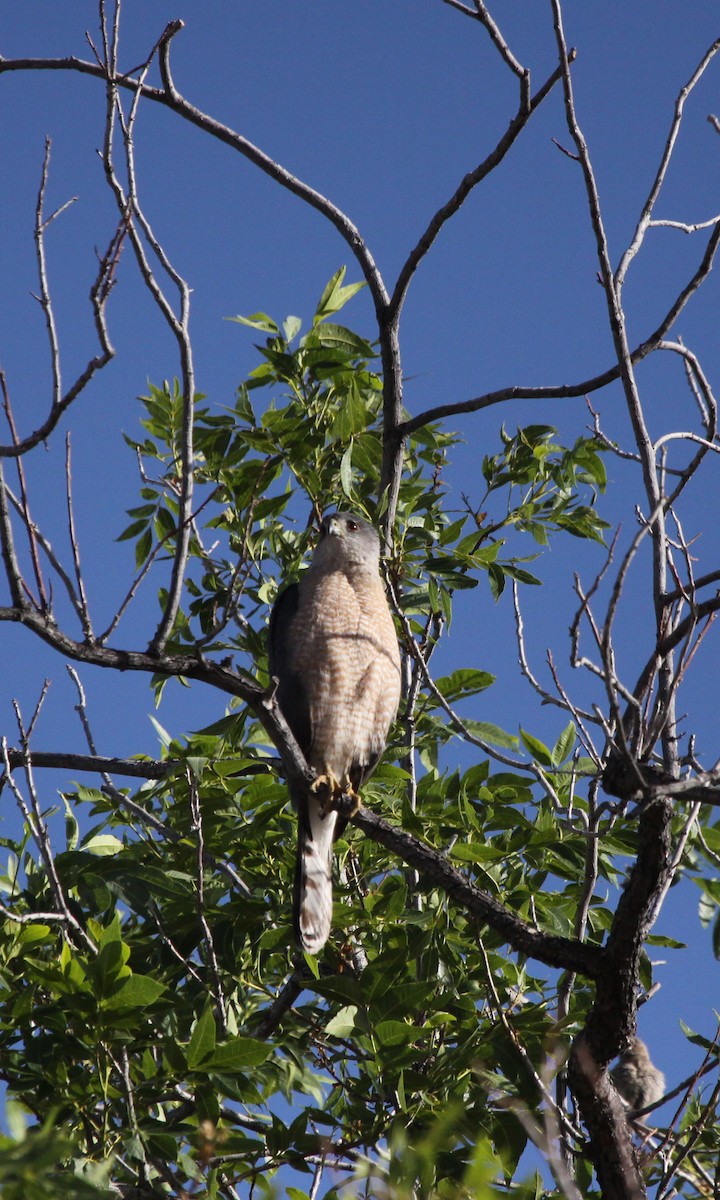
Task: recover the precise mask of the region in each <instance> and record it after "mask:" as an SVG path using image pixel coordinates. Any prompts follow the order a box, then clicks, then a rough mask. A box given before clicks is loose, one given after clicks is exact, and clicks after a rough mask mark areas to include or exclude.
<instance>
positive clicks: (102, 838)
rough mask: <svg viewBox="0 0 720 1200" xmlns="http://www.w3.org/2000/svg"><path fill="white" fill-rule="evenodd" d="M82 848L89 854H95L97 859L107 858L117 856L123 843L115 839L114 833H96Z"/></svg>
mask: <svg viewBox="0 0 720 1200" xmlns="http://www.w3.org/2000/svg"><path fill="white" fill-rule="evenodd" d="M82 848H83V850H88V851H89V852H90V854H97V856H98V857H99V858H107V857H112V856H113V855H115V854H119V853H120V851H121V850H122V849H123V843H122V842H121V841H120V838H117V837H115V834H114V833H98V834H95V835H94V836H93V837H91V838H90V839H89V840H88V841H87V842H83V844H82Z"/></svg>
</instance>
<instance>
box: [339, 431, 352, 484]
mask: <svg viewBox="0 0 720 1200" xmlns="http://www.w3.org/2000/svg"><path fill="white" fill-rule="evenodd" d="M352 452H353V444H352V442H349V443H348V448H347V450H346V451H345V453H344V454H343V456H342V458H341V459H340V485H341V487H342V490H343V491H344V493H345V495H346V496H348V497H351V496H352Z"/></svg>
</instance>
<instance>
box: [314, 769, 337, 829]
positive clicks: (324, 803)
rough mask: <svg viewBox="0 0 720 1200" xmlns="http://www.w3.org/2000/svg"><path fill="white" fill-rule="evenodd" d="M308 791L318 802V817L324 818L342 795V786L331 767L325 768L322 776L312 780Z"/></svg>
mask: <svg viewBox="0 0 720 1200" xmlns="http://www.w3.org/2000/svg"><path fill="white" fill-rule="evenodd" d="M310 791H311V792H312V793H313V794H314V795H316V796H317V797H318V799H319V801H320V816H321V817H324V816H326V815H327V813H328V812H329V811H330V809H331V808H332V807H333V805H334V804H335V803H336V801H337V800H339V799H340V797H341V796H342V794H343V786H342V784H341V783H340V780H339V779H338V778H337V776H336V774H335V772H334V771H333V770H332V768H331V767H326V768H325V770H324V771H323V773H322V775H318V777H317V779H314V780H313V782H312V784H311V787H310Z"/></svg>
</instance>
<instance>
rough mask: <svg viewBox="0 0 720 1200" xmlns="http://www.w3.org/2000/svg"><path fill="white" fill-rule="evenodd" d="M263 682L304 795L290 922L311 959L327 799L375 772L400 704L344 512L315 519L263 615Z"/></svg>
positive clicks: (378, 588)
mask: <svg viewBox="0 0 720 1200" xmlns="http://www.w3.org/2000/svg"><path fill="white" fill-rule="evenodd" d="M269 661H270V674H271V676H274V677H275V678H276V679H277V693H276V694H277V700H278V704H279V705H280V709H281V711H282V714H283V716H284V717H285V720H286V721H287V723H288V725H289V726H290V729H291V730H292V732H293V734H294V736H295V740H296V741H297V743H298V745H299V747H300V749H301V750H302V752H303V754H304V756H305V758H306V760H307V763H308V765H309V766H311V767H313V768H314V770H315V771H316V772H317V779H316V780H315V782H314V783H313V785H312V787H311V788H310V789H309V790H308V789H306V788H300V789H298V788H295V787H293V788H291V799H292V802H293V805H294V807H295V809H296V811H297V815H298V845H297V863H296V869H295V892H294V904H293V923H294V928H295V939H296V941H297V943H298V945H299V946H300V948H301V949H302V950H305V951H307V952H308V953H310V954H318V953H319V951H320V950H321V949H322V947H323V946H324V945H325V942H326V941H327V938H328V934H329V933H330V925H331V920H332V848H333V842H334V841H335V838H336V837H337V836H338V834H339V833H340V832H341V830H342V824H339V817H338V813H337V812H336V811H334V810H333V808H332V803H333V800H336V799H338V798H339V797H340V796H341V795H350V796H355V797H356V798H357V799H358V803H359V797H358V796H357V793H358V791H359V789H360V787H361V786H362V784H363V783H364V782H365V780H366V779H367V778H368V776H369V775H370V773H371V772H372V771H373V770H374V768H375V766H376V765H377V762H378V759H379V758H380V755H381V754H382V752H383V750H384V748H385V742H386V739H387V734H388V730H389V728H390V725H391V724H392V721H393V719H394V717H395V714H396V712H397V707H398V703H399V700H400V652H399V648H398V642H397V637H396V634H395V627H394V625H393V619H392V616H391V615H390V609H389V607H388V602H387V599H386V596H385V588H384V586H383V581H382V578H381V576H380V539H379V537H378V535H377V532H376V531H375V530H374V529H373V527H372V525H369V524H368V523H367V521H363V520H362V518H361V517H356V516H355V515H354V514H352V513H346V512H337V513H333V514H332V515H331V516H327V517H325V518H324V519H323V521H322V523H321V525H320V540H319V542H318V545H317V547H316V549H315V553H314V554H313V557H312V562H311V563H310V566H309V568H308V570H307V571H306V572H305V573H304V574H303V575H302V577H301V579H300V581H299V583H293V584H290V586H289V587H287V588H285V589H284V591H282V592H281V593H280V595H279V596H278V599H277V600H276V602H275V605H274V607H273V610H272V613H271V616H270V630H269Z"/></svg>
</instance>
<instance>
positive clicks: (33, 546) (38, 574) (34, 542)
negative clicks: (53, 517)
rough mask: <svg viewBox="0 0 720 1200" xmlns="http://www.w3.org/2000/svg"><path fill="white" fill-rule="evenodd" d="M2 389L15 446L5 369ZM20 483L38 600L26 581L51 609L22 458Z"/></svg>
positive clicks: (18, 504)
mask: <svg viewBox="0 0 720 1200" xmlns="http://www.w3.org/2000/svg"><path fill="white" fill-rule="evenodd" d="M0 389H2V400H3V409H4V411H5V419H6V421H7V423H8V428H9V430H10V437H11V438H12V442H13V445H14V446H17V444H18V441H19V438H18V434H17V428H16V426H15V418H14V416H13V411H12V407H11V405H10V393H9V391H8V387H7V378H6V375H5V372H4V371H0ZM16 464H17V475H18V483H19V485H20V498H19V500H18V501H17V502H16V503H15V507H16V509H17V511H18V513H19V514H20V516H21V517H22V521H23V524H24V526H25V530H26V532H27V538H28V546H29V550H30V560H31V562H32V567H33V573H34V575H35V586H36V588H37V594H38V599H37V600H36V599H35V598H34V597H33V595H32V594H31V592H30V590H29V588H28V586H27V583H24V586H25V590H26V592H27V596H28V599H29V600H30V602H31V603H32V604H34V605H35V607H36V608H38V609H40V611H41V612H48V611H49V610H50V600H49V597H48V595H47V591H46V589H45V581H44V579H43V574H42V569H41V567H40V559H39V555H38V540H39V539H38V531H37V526H36V525H35V523H34V522H33V520H32V518H31V516H30V500H29V498H28V492H27V484H26V480H25V468H24V466H23V461H22V459H21V458H18V459H17V460H16ZM8 496H9V497H10V500H11V502H14V500H13V496H12V493H11V492H10V489H9V488H8Z"/></svg>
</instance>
